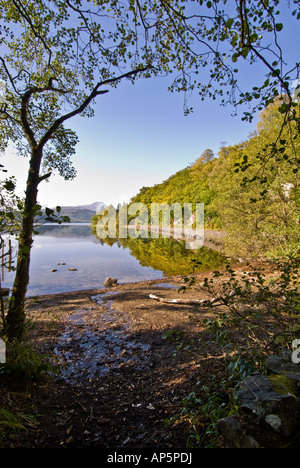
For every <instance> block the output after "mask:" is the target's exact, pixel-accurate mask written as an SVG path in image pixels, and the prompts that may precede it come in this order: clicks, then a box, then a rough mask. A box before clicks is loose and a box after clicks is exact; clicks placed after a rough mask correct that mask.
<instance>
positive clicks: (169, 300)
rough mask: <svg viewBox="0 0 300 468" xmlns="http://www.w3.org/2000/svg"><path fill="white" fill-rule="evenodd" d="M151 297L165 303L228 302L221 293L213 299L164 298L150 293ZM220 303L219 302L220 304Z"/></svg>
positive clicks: (204, 303)
mask: <svg viewBox="0 0 300 468" xmlns="http://www.w3.org/2000/svg"><path fill="white" fill-rule="evenodd" d="M234 294H235V292H234V291H231V293H230V294H229V295H228V297H232V296H234ZM149 297H150V299H154V300H155V301H159V302H163V303H164V304H184V305H200V306H217V305H222V304H226V298H224V297H223V296H221V294H219V295H218V296H216V297H214V298H213V299H164V298H163V297H160V296H156V295H155V294H149ZM218 303H219V304H218Z"/></svg>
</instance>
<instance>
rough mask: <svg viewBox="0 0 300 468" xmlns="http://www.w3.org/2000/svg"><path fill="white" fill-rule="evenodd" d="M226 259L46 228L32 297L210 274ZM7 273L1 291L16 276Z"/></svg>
mask: <svg viewBox="0 0 300 468" xmlns="http://www.w3.org/2000/svg"><path fill="white" fill-rule="evenodd" d="M225 261H226V259H225V257H224V256H223V255H222V254H221V253H220V252H217V251H214V250H211V249H207V248H205V247H202V248H201V249H197V250H195V251H191V250H187V249H186V248H185V243H184V242H183V241H177V240H172V239H166V238H159V239H133V238H128V239H121V240H118V239H107V240H106V241H104V240H103V239H98V238H97V237H96V235H95V233H94V234H93V233H92V231H91V227H90V225H88V224H63V225H44V226H41V227H40V229H39V234H38V235H36V236H35V238H34V244H33V248H32V253H31V263H30V283H29V286H28V289H27V295H30V296H37V295H42V294H53V293H62V292H69V291H77V290H84V289H99V288H103V287H104V281H105V279H106V278H107V277H113V278H117V279H118V282H119V283H120V284H122V283H129V282H138V281H145V280H152V279H162V278H163V277H166V276H172V275H181V274H189V273H193V272H197V271H209V270H211V269H216V268H219V267H221V266H222V265H224V264H225ZM54 270H55V271H54ZM2 275H4V278H3V277H2V287H9V288H11V286H12V282H13V278H14V272H13V271H11V272H9V271H7V270H4V272H3V271H2Z"/></svg>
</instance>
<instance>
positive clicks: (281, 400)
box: [237, 375, 300, 437]
mask: <svg viewBox="0 0 300 468" xmlns="http://www.w3.org/2000/svg"><path fill="white" fill-rule="evenodd" d="M237 399H238V405H239V408H240V410H241V411H243V412H246V413H247V414H251V415H252V417H253V419H254V420H256V422H257V424H259V425H260V426H265V427H267V428H269V429H271V430H274V431H275V432H279V433H280V434H282V436H284V437H289V436H291V435H292V434H293V433H294V431H295V430H296V429H297V428H298V427H299V421H300V419H299V416H300V412H299V399H298V397H297V396H296V395H295V393H294V384H293V382H292V381H291V380H290V379H289V378H287V377H286V376H282V375H271V376H268V377H267V376H265V375H252V376H249V377H247V378H246V379H245V380H244V381H243V382H242V383H241V385H240V389H239V391H238V395H237Z"/></svg>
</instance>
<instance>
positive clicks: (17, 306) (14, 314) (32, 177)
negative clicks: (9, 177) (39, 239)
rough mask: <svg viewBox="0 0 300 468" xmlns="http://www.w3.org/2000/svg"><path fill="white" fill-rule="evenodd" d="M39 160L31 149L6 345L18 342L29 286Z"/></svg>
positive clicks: (23, 329)
mask: <svg viewBox="0 0 300 468" xmlns="http://www.w3.org/2000/svg"><path fill="white" fill-rule="evenodd" d="M41 159H42V151H41V150H36V149H35V150H32V153H31V159H30V166H29V172H28V178H27V185H26V196H25V203H24V212H23V217H22V225H21V231H20V235H19V247H18V258H17V267H16V274H15V280H14V284H13V288H12V295H11V298H10V301H9V307H8V312H7V316H6V320H5V335H6V338H7V340H8V341H9V342H12V341H14V340H18V341H22V339H23V336H24V331H25V296H26V292H27V286H28V283H29V266H30V251H31V247H32V244H33V223H34V216H35V205H36V203H37V193H38V184H39V182H40V179H39V172H40V165H41Z"/></svg>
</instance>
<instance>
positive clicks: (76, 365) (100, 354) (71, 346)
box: [54, 292, 149, 383]
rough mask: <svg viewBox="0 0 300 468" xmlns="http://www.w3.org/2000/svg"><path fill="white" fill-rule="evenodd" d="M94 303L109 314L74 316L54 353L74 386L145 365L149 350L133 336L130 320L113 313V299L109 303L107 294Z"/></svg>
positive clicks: (80, 312)
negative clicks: (114, 372)
mask: <svg viewBox="0 0 300 468" xmlns="http://www.w3.org/2000/svg"><path fill="white" fill-rule="evenodd" d="M109 296H112V293H111V292H110V293H109ZM92 299H93V300H95V301H96V302H97V303H98V304H101V305H104V306H105V307H106V310H105V311H103V312H101V311H99V309H97V308H95V309H79V310H77V312H75V313H74V314H72V315H70V316H69V317H68V318H67V319H66V328H65V331H64V333H62V335H61V336H60V338H59V340H58V344H57V346H56V348H55V350H54V353H55V355H56V358H57V360H58V362H59V364H60V367H61V373H60V377H62V378H63V379H64V380H65V381H67V382H70V383H76V382H80V383H82V382H83V381H84V380H86V381H87V382H89V381H93V380H94V379H96V378H98V377H101V376H104V375H106V374H107V373H108V372H109V371H112V370H114V371H116V370H118V369H120V368H121V367H122V366H124V365H134V366H135V367H136V366H138V365H142V364H143V361H144V359H145V351H147V350H148V349H149V345H147V344H144V343H142V342H140V341H138V340H137V339H134V338H132V337H131V336H130V333H129V328H130V321H129V318H128V317H126V316H125V315H124V314H121V313H119V312H118V311H115V310H112V307H111V305H112V302H113V300H112V299H111V300H106V294H100V295H97V296H94V297H92Z"/></svg>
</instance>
